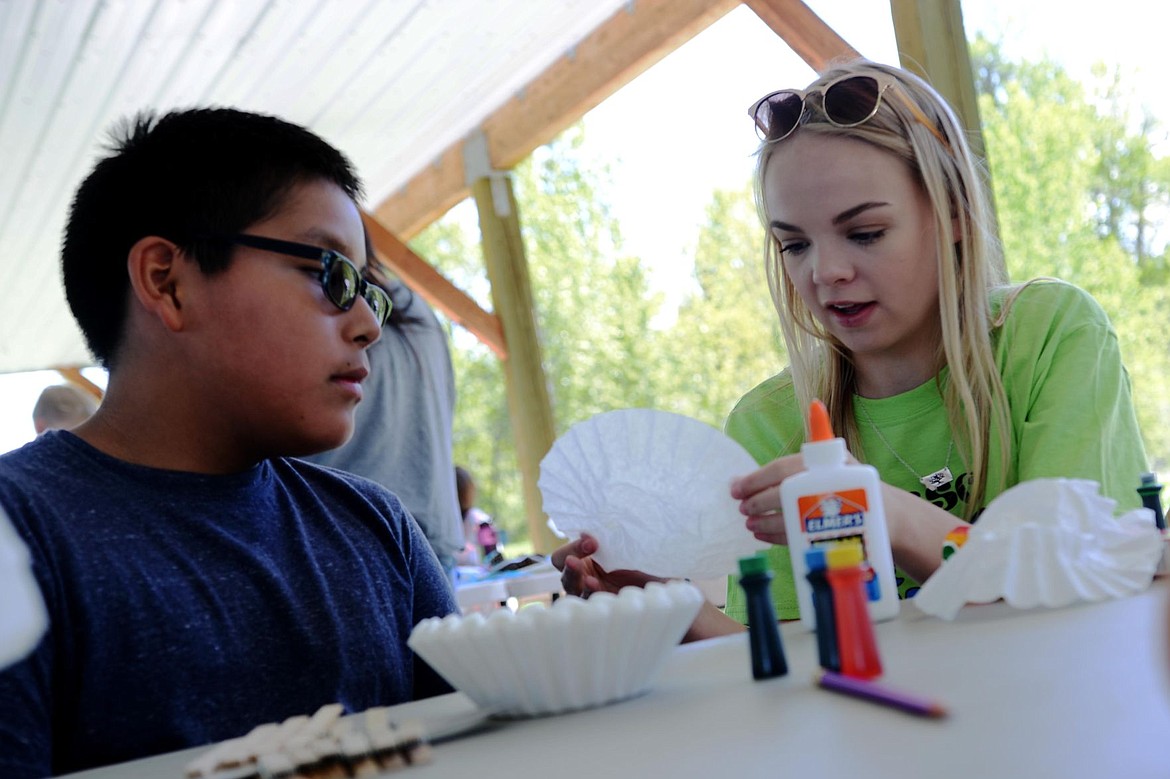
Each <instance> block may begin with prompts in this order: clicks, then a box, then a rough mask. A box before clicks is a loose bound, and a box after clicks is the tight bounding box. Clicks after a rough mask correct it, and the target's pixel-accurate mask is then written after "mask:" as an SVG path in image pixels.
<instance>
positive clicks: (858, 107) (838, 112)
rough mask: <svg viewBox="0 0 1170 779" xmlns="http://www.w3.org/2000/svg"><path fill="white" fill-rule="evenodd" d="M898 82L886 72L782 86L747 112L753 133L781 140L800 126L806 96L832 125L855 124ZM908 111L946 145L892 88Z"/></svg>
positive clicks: (871, 113)
mask: <svg viewBox="0 0 1170 779" xmlns="http://www.w3.org/2000/svg"><path fill="white" fill-rule="evenodd" d="M897 83H898V82H897V81H895V80H894V78H893V77H892V76H890V75H888V74H885V73H878V74H876V75H871V76H841V77H840V78H836V79H833V80H832V81H830V82H829V83H827V84H823V85H821V86H819V87H815V88H813V89H809V90H803V89H781V90H779V91H776V92H772V93H770V94H767V95H764V96H763V97H762V98H760V99H759V100H757V101H756V102H755V103H752V106H751V108H749V109H748V115H749V116H751V118H752V121H753V122H755V125H756V135H758V136H760V140H762V141H765V142H774V141H781V140H783V139H785V138H787V137H788V136H789V135H792V133H793V132H795V131H796V128H797V127H799V126H800V124H801V120H802V119H804V116H805V113H806V112H807V111H808V110H809V108H808V99H809V98H810V97H812V96H813V95H819V96H820V105H819V108H820V110H821V113H822V114H824V117H825V119H826V120H827V121H828V122H829V124H831V125H833V126H834V127H856V126H858V125H860V124H865V123H866V122H868V121H869V120H870V119H872V118H873V117H874V116H875V115H876V114H877V112H878V108H880V107H881V104H882V96H883V95H884V94H885V93H886V90H887V89H889V88H890V87H892V86H894V85H896V84H897ZM895 93H897V94H898V95H899V96H900V98H901V100H902V102H903V104H904V105H905V106H906V108H907V109H909V111H910V113H911V114H912V115H913V116H914V118H915V120H917V121H918V123H919V124H921V125H922V126H923V127H925V128H926V129H927V130H930V132H931V134H933V135H934V137H935V138H938V140H939V142H940V143H942V144H943V145H944V146H946V147H947V148H950V144H949V143H947V141H946V138H944V137H943V135H942V133H941V132H939V129H938V128H937V127H935V126H934V123H933V122H931V121H930V120H929V119H928V118H927V116H926V114H924V113H923V112H922V109H921V108H919V107H918V106H917V105H916V104H915V103H914V101H913V100H910V99H909V98H908V97H906V96H904V95H901V93H900V92H898V91H897V90H895Z"/></svg>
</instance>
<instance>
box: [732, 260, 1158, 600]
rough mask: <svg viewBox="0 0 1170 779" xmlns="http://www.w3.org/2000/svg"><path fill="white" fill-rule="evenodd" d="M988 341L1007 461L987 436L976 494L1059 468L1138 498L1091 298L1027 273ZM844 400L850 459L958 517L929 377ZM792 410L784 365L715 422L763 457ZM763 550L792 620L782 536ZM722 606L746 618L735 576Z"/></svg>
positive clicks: (785, 434)
mask: <svg viewBox="0 0 1170 779" xmlns="http://www.w3.org/2000/svg"><path fill="white" fill-rule="evenodd" d="M1002 298H1003V296H1002V294H1001V295H999V296H998V298H997V299H998V300H1002ZM996 307H997V308H998V303H997V304H996ZM992 343H993V347H994V350H995V359H996V364H997V365H998V366H999V370H1000V375H1001V376H1002V378H1003V385H1004V390H1005V392H1006V394H1007V401H1008V406H1009V411H1008V415H1009V420H1010V423H1011V435H1012V441H1011V449H1010V452H1009V458H1008V471H1007V473H1006V474H1001V473H1000V467H999V457H998V455H997V454H996V453H998V451H999V440H998V437H997V436H994V435H993V436H992V438H991V441H990V447H991V448H990V451H991V453H992V455H991V457H990V458H989V460H990V465H989V471H988V479H987V498H986V501H990V500H991V499H992V498H994V497H996V495H998V494H999V493H1000V492H1002V490H1003V489H1006V488H1008V487H1012V486H1015V485H1016V484H1019V483H1020V482H1023V481H1028V480H1030V479H1039V478H1044V477H1066V478H1081V479H1091V480H1093V481H1096V482H1099V483H1100V484H1101V493H1102V494H1103V495H1106V496H1108V497H1110V498H1113V499H1114V500H1116V501H1117V502H1118V506H1119V507H1120V508H1124V509H1129V508H1137V507H1139V506H1140V505H1141V501H1140V499H1139V497H1138V494H1137V491H1136V487H1137V485H1138V483H1139V481H1140V476H1141V473H1142V472H1144V471H1146V470H1147V469H1148V465H1147V461H1146V455H1145V450H1144V447H1143V445H1142V440H1141V435H1140V433H1139V431H1138V426H1137V419H1136V417H1135V415H1134V410H1133V399H1132V397H1131V393H1130V384H1129V376H1128V374H1127V373H1126V371H1125V368H1124V367H1123V365H1122V362H1121V354H1120V351H1119V348H1118V343H1117V334H1116V333H1115V332H1114V330H1113V327H1112V326H1111V325H1110V323H1109V319H1108V317H1107V316H1106V315H1105V312H1104V311H1103V310H1102V309H1101V307H1100V306H1099V305H1098V304H1097V302H1096V301H1095V300H1094V299H1093V298H1092V297H1091V296H1090V295H1089V294H1088V293H1086V292H1084V291H1083V290H1081V289H1079V288H1077V287H1075V286H1073V285H1071V284H1067V283H1065V282H1057V281H1041V282H1035V283H1033V284H1031V285H1029V286H1027V287H1026V288H1025V289H1024V290H1023V291H1021V292H1020V294H1019V296H1018V297H1017V298H1016V300H1015V302H1014V303H1013V304H1012V305H1011V309H1010V310H1009V312H1008V316H1007V319H1006V321H1005V322H1004V324H1003V326H1002V328H999V329H997V330H996V331H994V332H993V333H992ZM944 370H945V369H944ZM944 378H945V375H944ZM853 409H854V413H855V415H856V419H857V420H858V430H859V434H860V438H861V447H862V451H863V453H864V457H859V458H858V459H864V461H865V462H867V463H869V464H870V465H873V466H874V467H875V468H877V469H878V473H880V474H881V478H882V480H883V481H884V482H886V483H887V484H890V485H892V486H894V487H898V488H901V489H904V490H907V491H909V492H912V493H914V494H916V495H918V496H919V497H923V498H925V499H927V500H929V501H930V502H932V503H934V504H935V505H937V506H940V507H942V508H944V509H946V510H947V511H950V512H951V513H953V514H955V515H956V516H958V517H961V516H963V513H964V510H965V508H966V503H965V499H966V493H967V485H968V482H969V479H970V473H969V471H968V468H967V467H966V465H965V464H964V463H963V458H962V454H961V453H960V452H959V451H958V450H957V449H956V448H953V447H952V446H951V433H950V425H949V423H948V421H947V414H946V408H945V407H944V405H943V401H942V396H941V394H940V393H939V390H938V382H936V380H935V379H931V380H930V381H927V382H926V383H925V384H923V385H921V386H919V387H916V388H915V389H912V390H910V391H909V392H905V393H902V394H901V395H895V396H893V397H889V398H881V399H878V400H871V399H867V398H862V397H859V396H856V395H855V396H854V398H853ZM803 413H804V409H800V408H797V402H796V396H795V391H794V390H793V386H792V379H791V377H790V375H789V374H788V371H787V370H785V371H783V372H781V373H780V374H778V375H776V376H773V377H772V378H770V379H768V380H766V381H765V382H763V383H762V384H760V385H759V386H757V387H756V388H755V389H753V390H752V391H751V392H749V393H748V394H747V395H745V396H744V397H743V398H742V399H741V400H740V401H739V403H737V404H736V406H735V408H734V409H733V410H732V412H731V415H730V416H729V417H728V419H727V424H726V428H725V429H726V431H727V434H728V435H729V436H731V437H732V438H734V439H735V440H736V441H739V442H740V443H741V444H742V445H743V446H744V447H745V448H746V449H747V450H748V452H750V453H751V455H752V456H753V457H754V458H755V459H756V461H757V462H759V463H760V464H764V463H767V462H770V461H772V460H774V459H776V458H777V457H782V456H784V455H788V454H793V453H795V452H799V451H800V444H801V442H802V439H803V436H804V425H803V421H802V415H803ZM870 421H872V425H871V424H870ZM875 428H876V429H875ZM876 430H880V431H881V435H880V436H879V435H878V433H877V432H876ZM883 439H884V440H883ZM899 457H900V458H901V459H899ZM902 461H905V462H902ZM944 465H948V466H949V468H950V470H951V472H952V474H953V475H954V480H953V481H952V482H951V483H950V484H949V485H947V486H945V487H942V488H940V489H939V491H938V492H935V491H930V492H929V493H928V492H927V490H926V489H925V488H924V487H923V485H922V484H921V483H920V482H919V477H920V476H924V475H926V474H929V473H933V472H934V471H937V470H939V469H941V468H942V467H943V466H944ZM1001 476H1003V477H1004V478H1003V479H1002V481H1001ZM1001 484H1002V485H1003V487H1002V488H1000V485H1001ZM985 505H986V502H985ZM940 551H941V550H940ZM767 554H768V557H769V560H770V563H771V566H772V570H773V572H774V578H773V581H772V598H773V602H774V603H775V605H776V613H777V615H778V616H779V617H780V618H781V619H797V618H799V616H800V611H799V609H798V607H797V603H796V590H795V585H794V582H793V578H792V577H793V573H792V564H791V560H790V559H789V555H788V547H785V546H773V547H772V548H771V549H769V550H768V552H767ZM899 589H900V591H901V592H902V594H903V595H904V596H905V595H913V593H914V592H915V591H917V585H916V583H914V582H912V581H906V580H904V577H902V575H901V573H900V572H899ZM726 611H727V614H728V615H729V616H731V617H733V618H734V619H737V620H739V621H740V622H744V621H746V618H747V615H746V612H745V604H744V599H743V591H742V589H741V588H740V587H739V585H738V582H737V581H736V580H735V579H734V578H732V579H730V580H729V584H728V591H727V606H726Z"/></svg>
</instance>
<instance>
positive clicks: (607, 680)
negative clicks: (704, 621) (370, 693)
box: [407, 581, 703, 717]
mask: <svg viewBox="0 0 1170 779" xmlns="http://www.w3.org/2000/svg"><path fill="white" fill-rule="evenodd" d="M702 603H703V595H702V593H701V592H699V590H698V588H696V587H695V586H694V585H692V584H688V583H687V582H680V581H672V582H667V583H665V584H662V583H658V582H651V583H650V584H648V585H647V586H646V588H645V589H641V588H638V587H626V588H624V589H622V591H621V592H620V593H618V594H617V595H613V594H611V593H608V592H599V593H594V594H593V595H592V596H591V597H590V598H589V599H588V600H582V599H581V598H576V597H566V598H561V599H560V600H558V601H557V602H555V603H554V604H553V605H552V606H550V607H545V606H543V605H542V604H533V605H530V606H526V607H524V608H522V609H520V611H518V612H516V613H512V612H511V611H510V610H508V609H498V610H496V611H494V612H492V613H491V615H490V616H488V617H486V618H485V617H484V615H483V614H482V613H479V612H476V613H473V614H469V615H467V616H459V615H457V614H452V615H449V616H446V617H443V618H442V619H440V618H438V617H431V618H430V619H426V620H423V621H422V622H420V623H419V624H418V625H417V626H415V628H414V630H413V631H412V632H411V634H410V639H409V641H408V642H407V643H408V645H409V646H410V648H411V649H412V650H414V651H415V652H417V653H418V654H419V656H420V657H422V658H423V659H424V660H426V661H427V663H428V664H430V666H431V667H432V668H434V669H435V671H437V672H438V673H439V674H440V675H442V677H443V678H444V679H446V680H447V681H448V682H450V683H451V686H452V687H454V688H455V689H457V690H459V691H460V692H462V693H464V694H466V695H467V696H468V697H469V698H471V700H472V701H474V702H475V704H476V705H477V706H479V707H480V708H481V709H483V710H484V711H487V712H490V713H492V714H495V715H497V716H506V717H524V716H535V715H538V714H555V713H558V712H564V711H573V710H575V709H584V708H588V707H591V706H600V705H602V704H606V703H614V702H616V701H620V700H624V699H626V698H630V697H633V696H635V695H639V694H641V693H643V692H646V691H647V690H649V689H650V687H651V685H652V684H653V681H654V679H655V677H656V675H657V673H658V671H659V669H660V667H661V665H662V662H663V661H664V660H665V659H666V657H667V656H668V655H669V654H670V652H671V651H672V650H673V648H674V647H675V646H676V645H677V644H678V642H679V640H680V639H682V637H683V634H684V633H686V630H687V628H688V627H689V626H690V624H691V622H692V621H694V618H695V615H696V614H697V613H698V611H699V607H700V606H701V605H702Z"/></svg>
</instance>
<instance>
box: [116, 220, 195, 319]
mask: <svg viewBox="0 0 1170 779" xmlns="http://www.w3.org/2000/svg"><path fill="white" fill-rule="evenodd" d="M180 254H181V252H180V251H179V247H178V246H177V245H175V243H174V242H172V241H168V240H167V239H166V238H161V237H159V236H157V235H150V236H147V237H145V238H141V239H139V240H138V242H137V243H135V244H134V245H133V246H131V247H130V253H129V255H128V256H127V258H126V269H127V271H128V272H129V273H130V288H131V290H133V292H134V297H135V298H136V299H137V300H138V303H139V305H141V306H142V307H143V309H145V310H146V312H147V313H148V314H151V315H153V316H154V317H155V318H157V319H158V320H159V321H160V322H161V323H162V324H163V326H164V327H166V328H167V329H169V330H172V331H175V332H177V331H179V330H182V329H183V303H182V294H181V281H182V277H183V275H184V271H185V270H187V269H186V268H184V267H183V266H184V263H183V262H182V261H181V258H180Z"/></svg>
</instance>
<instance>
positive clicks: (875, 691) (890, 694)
mask: <svg viewBox="0 0 1170 779" xmlns="http://www.w3.org/2000/svg"><path fill="white" fill-rule="evenodd" d="M813 681H814V682H815V683H816V684H818V685H820V686H821V687H823V688H824V689H826V690H832V691H833V692H840V693H844V694H845V695H852V696H854V697H857V698H864V699H865V700H867V701H873V702H874V703H880V704H881V705H883V706H890V707H891V708H895V709H899V710H901V711H904V712H907V713H908V714H916V715H918V716H920V717H935V718H938V717H945V716H947V710H946V709H945V708H943V706H942V705H941V704H939V703H937V702H935V701H932V700H928V699H926V698H920V697H918V696H916V695H909V694H907V693H904V692H898V691H897V690H891V689H890V688H889V687H884V686H882V685H880V684H877V683H876V682H869V681H866V680H864V679H857V678H854V677H852V676H845V675H843V674H839V673H834V672H833V671H825V670H821V671H818V672H817V673H816V674H815V675H814V676H813Z"/></svg>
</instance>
